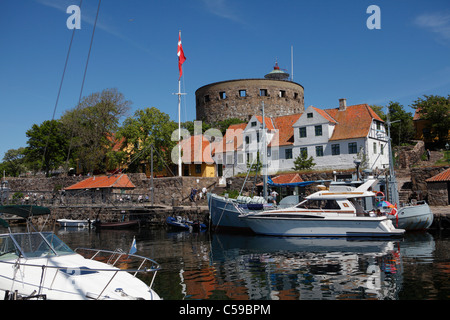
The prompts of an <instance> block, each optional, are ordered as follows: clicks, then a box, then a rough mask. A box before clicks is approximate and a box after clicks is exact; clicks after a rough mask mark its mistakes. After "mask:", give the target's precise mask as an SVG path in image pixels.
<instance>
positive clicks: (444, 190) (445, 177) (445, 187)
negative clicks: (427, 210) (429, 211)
mask: <svg viewBox="0 0 450 320" xmlns="http://www.w3.org/2000/svg"><path fill="white" fill-rule="evenodd" d="M426 182H427V190H428V199H429V203H430V205H434V206H447V205H450V168H448V169H446V170H444V171H442V172H440V173H438V174H437V175H435V176H433V177H431V178H429V179H427V180H426Z"/></svg>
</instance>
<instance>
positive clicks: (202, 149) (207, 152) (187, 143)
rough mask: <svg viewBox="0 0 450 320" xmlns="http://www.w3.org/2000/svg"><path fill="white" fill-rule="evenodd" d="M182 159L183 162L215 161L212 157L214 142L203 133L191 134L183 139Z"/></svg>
mask: <svg viewBox="0 0 450 320" xmlns="http://www.w3.org/2000/svg"><path fill="white" fill-rule="evenodd" d="M181 150H182V153H181V161H182V162H183V163H187V164H188V163H203V162H206V163H210V164H212V163H214V160H213V158H212V157H211V154H212V152H213V151H214V150H213V146H212V144H210V142H209V141H208V140H207V139H206V138H205V136H204V135H203V134H201V135H200V134H199V135H195V136H190V137H189V138H188V139H183V140H182V141H181Z"/></svg>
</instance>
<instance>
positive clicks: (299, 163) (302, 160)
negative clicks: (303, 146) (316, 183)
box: [293, 151, 316, 171]
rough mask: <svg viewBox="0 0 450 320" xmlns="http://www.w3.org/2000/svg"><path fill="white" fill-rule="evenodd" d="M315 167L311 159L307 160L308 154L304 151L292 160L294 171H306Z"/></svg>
mask: <svg viewBox="0 0 450 320" xmlns="http://www.w3.org/2000/svg"><path fill="white" fill-rule="evenodd" d="M315 165H316V164H315V163H314V159H313V157H312V156H311V157H309V158H308V154H307V153H306V152H305V151H303V152H301V153H300V155H299V156H298V157H297V158H296V159H295V160H294V168H293V169H294V170H295V171H299V170H306V169H311V168H312V167H314V166H315Z"/></svg>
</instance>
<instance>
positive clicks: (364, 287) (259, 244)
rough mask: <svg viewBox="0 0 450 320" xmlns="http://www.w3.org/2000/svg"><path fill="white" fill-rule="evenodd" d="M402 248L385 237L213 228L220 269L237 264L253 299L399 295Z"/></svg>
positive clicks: (382, 297)
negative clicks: (247, 233)
mask: <svg viewBox="0 0 450 320" xmlns="http://www.w3.org/2000/svg"><path fill="white" fill-rule="evenodd" d="M399 249H400V247H399V242H393V241H382V240H363V239H358V240H352V239H346V238H334V239H332V238H291V237H289V238H274V237H265V236H248V237H245V236H239V237H237V236H235V235H232V236H230V235H225V234H215V235H214V236H213V239H212V260H213V264H214V266H215V267H216V269H222V270H217V272H218V273H222V272H225V273H226V272H227V271H228V270H232V269H234V270H236V269H238V270H237V272H236V271H233V274H234V276H236V274H239V275H240V279H235V280H234V281H235V282H240V283H241V285H242V286H245V287H246V289H245V291H246V292H248V295H249V297H248V298H249V299H282V300H289V299H397V293H398V291H399V290H400V288H401V285H402V267H401V259H400V250H399ZM224 278H225V279H227V278H230V279H231V278H232V275H231V274H230V277H228V276H227V275H224ZM241 291H242V290H241Z"/></svg>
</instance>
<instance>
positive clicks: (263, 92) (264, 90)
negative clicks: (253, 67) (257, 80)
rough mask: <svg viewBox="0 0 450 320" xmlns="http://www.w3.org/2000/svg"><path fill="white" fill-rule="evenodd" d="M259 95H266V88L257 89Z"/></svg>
mask: <svg viewBox="0 0 450 320" xmlns="http://www.w3.org/2000/svg"><path fill="white" fill-rule="evenodd" d="M259 95H260V96H261V97H267V96H268V94H267V89H259Z"/></svg>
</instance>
